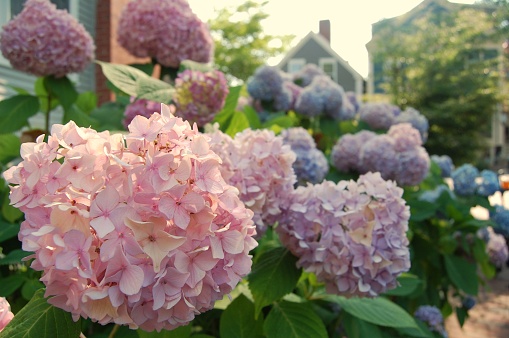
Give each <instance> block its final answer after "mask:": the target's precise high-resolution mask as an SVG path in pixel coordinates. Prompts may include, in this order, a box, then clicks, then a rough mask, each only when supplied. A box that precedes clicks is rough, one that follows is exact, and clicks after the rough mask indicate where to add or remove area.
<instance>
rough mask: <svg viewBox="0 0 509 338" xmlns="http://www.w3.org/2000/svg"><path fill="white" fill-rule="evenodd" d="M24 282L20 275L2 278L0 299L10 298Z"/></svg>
mask: <svg viewBox="0 0 509 338" xmlns="http://www.w3.org/2000/svg"><path fill="white" fill-rule="evenodd" d="M25 280H26V279H25V277H24V276H23V275H20V274H16V275H10V276H7V277H5V278H2V283H0V297H7V296H10V295H11V294H12V293H13V292H14V291H16V290H17V289H19V288H20V287H21V285H22V284H23V283H24V282H25ZM0 337H1V336H0Z"/></svg>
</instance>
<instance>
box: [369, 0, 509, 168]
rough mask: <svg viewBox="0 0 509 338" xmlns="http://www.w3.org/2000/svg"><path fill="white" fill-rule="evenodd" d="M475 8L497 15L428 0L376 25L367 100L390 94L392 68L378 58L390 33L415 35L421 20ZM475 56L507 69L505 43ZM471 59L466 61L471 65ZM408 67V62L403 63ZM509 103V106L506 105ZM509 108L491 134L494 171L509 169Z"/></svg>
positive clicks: (503, 85)
mask: <svg viewBox="0 0 509 338" xmlns="http://www.w3.org/2000/svg"><path fill="white" fill-rule="evenodd" d="M468 8H473V9H476V10H482V11H487V12H489V13H491V12H493V7H491V6H490V5H486V4H470V5H469V4H460V3H453V2H449V1H447V0H424V1H422V2H421V3H420V4H419V5H417V6H416V7H414V8H413V9H411V10H410V11H409V12H407V13H405V14H403V15H400V16H397V17H393V18H389V19H384V20H381V21H379V22H377V23H374V24H373V25H372V38H371V40H370V41H369V42H368V43H367V44H366V49H367V51H368V58H369V73H368V80H367V98H368V100H369V101H374V100H377V99H379V98H380V97H384V95H385V94H386V91H385V90H384V85H386V84H388V83H389V80H390V79H389V78H387V77H386V76H385V75H384V67H386V66H387V65H389V63H388V62H387V60H384V59H382V58H380V57H377V56H378V55H380V54H377V53H379V51H380V49H379V46H382V47H383V46H384V44H387V41H386V40H383V39H384V37H383V36H388V35H387V33H389V36H390V32H404V33H409V34H411V33H412V32H415V31H416V25H415V24H414V23H415V22H417V20H420V19H426V20H434V21H436V22H443V20H444V18H445V17H447V16H448V15H450V14H451V13H454V12H457V11H459V10H462V9H468ZM477 47H478V48H477V50H476V52H475V53H473V54H472V55H471V59H472V60H495V63H496V64H497V71H499V72H500V73H503V72H504V71H507V70H506V65H504V58H503V57H502V55H503V54H504V47H503V40H501V41H489V40H488V41H485V42H484V43H483V44H482V45H479V46H477ZM468 61H469V60H467V61H466V62H467V63H468ZM401 67H402V68H403V67H404V62H403V63H402V64H401ZM507 79H508V78H507V77H506V79H505V80H504V79H502V80H501V81H500V92H501V93H506V92H507V88H508V87H507V83H508V81H507ZM506 104H507V103H506ZM508 113H509V111H508V108H507V105H506V106H505V107H504V106H503V105H500V106H499V109H498V111H496V112H495V113H494V114H493V116H492V120H491V131H490V133H489V134H488V135H486V136H487V137H488V143H489V150H487V153H488V155H487V158H488V160H489V164H490V165H491V166H492V167H493V168H499V167H502V166H506V165H507V163H505V162H506V159H509V121H508V116H507V115H508Z"/></svg>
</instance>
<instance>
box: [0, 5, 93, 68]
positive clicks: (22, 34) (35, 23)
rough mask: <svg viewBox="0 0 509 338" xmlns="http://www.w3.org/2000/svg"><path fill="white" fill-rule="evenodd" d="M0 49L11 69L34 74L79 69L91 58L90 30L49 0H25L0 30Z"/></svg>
mask: <svg viewBox="0 0 509 338" xmlns="http://www.w3.org/2000/svg"><path fill="white" fill-rule="evenodd" d="M0 49H1V50H2V54H3V56H4V57H5V58H6V59H7V60H9V62H10V63H11V65H12V67H13V68H14V69H17V70H20V71H23V72H27V73H30V74H33V75H35V76H47V75H54V76H56V77H62V76H65V75H66V74H69V73H79V72H81V71H83V70H84V69H85V67H86V66H87V65H88V64H89V63H90V61H92V60H93V58H94V50H95V45H94V41H93V39H92V37H91V36H90V34H89V33H88V32H87V31H86V30H85V28H84V27H83V26H82V25H81V24H80V23H78V21H77V20H76V19H75V18H74V17H73V16H72V15H70V14H69V13H67V11H65V10H58V9H56V6H55V5H54V4H52V3H51V2H49V1H48V0H28V1H27V2H26V3H25V6H24V8H23V11H21V13H20V14H19V15H17V16H16V17H14V19H12V20H11V21H10V22H8V23H7V24H6V25H5V26H3V29H2V32H1V34H0Z"/></svg>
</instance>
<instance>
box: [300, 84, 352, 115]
mask: <svg viewBox="0 0 509 338" xmlns="http://www.w3.org/2000/svg"><path fill="white" fill-rule="evenodd" d="M343 101H347V99H346V95H345V91H344V90H343V87H341V86H340V85H339V84H337V83H336V82H334V81H332V79H331V78H330V77H328V76H327V75H324V76H315V77H314V78H313V81H311V83H310V84H309V85H308V86H307V87H305V88H304V89H303V90H302V91H301V93H300V95H299V97H298V98H297V101H296V102H295V107H294V109H295V111H296V112H297V113H299V114H302V115H304V116H308V117H314V116H319V115H322V114H325V115H328V116H330V117H332V118H334V119H336V120H346V117H343V110H342V107H343ZM347 117H351V114H349V116H347Z"/></svg>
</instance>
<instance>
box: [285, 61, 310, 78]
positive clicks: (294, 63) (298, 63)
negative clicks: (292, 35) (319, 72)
mask: <svg viewBox="0 0 509 338" xmlns="http://www.w3.org/2000/svg"><path fill="white" fill-rule="evenodd" d="M305 65H306V59H304V58H297V59H290V60H289V61H288V65H287V66H286V68H287V71H288V73H290V74H293V73H296V72H298V70H297V71H293V72H292V71H291V70H292V67H294V66H297V67H299V70H300V69H302V67H304V66H305Z"/></svg>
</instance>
